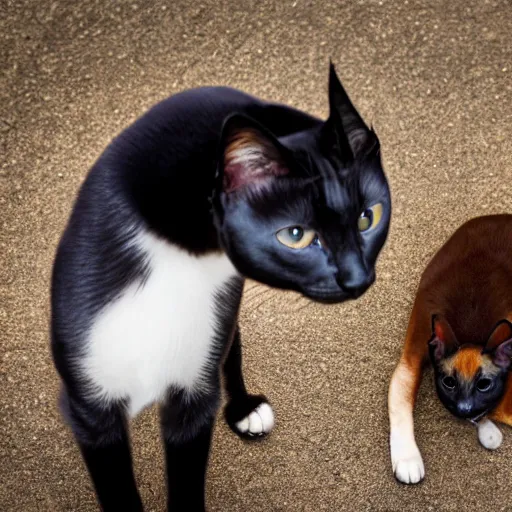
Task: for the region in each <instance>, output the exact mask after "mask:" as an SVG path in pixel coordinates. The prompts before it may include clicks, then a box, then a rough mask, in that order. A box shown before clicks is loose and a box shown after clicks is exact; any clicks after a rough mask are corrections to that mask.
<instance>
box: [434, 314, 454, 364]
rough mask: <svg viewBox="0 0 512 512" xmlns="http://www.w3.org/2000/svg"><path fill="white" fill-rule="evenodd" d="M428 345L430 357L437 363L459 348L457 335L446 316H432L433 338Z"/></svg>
mask: <svg viewBox="0 0 512 512" xmlns="http://www.w3.org/2000/svg"><path fill="white" fill-rule="evenodd" d="M428 345H429V352H430V357H431V359H432V360H433V361H435V362H436V363H439V361H441V360H442V359H444V358H446V357H448V356H449V355H450V354H453V353H454V352H456V351H457V349H458V348H459V342H458V341H457V338H456V337H455V333H454V332H453V329H452V328H451V326H450V324H449V323H448V321H447V320H446V318H445V317H444V316H442V315H439V314H436V315H433V316H432V337H431V339H430V341H429V343H428Z"/></svg>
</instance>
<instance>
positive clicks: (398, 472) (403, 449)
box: [389, 431, 425, 484]
mask: <svg viewBox="0 0 512 512" xmlns="http://www.w3.org/2000/svg"><path fill="white" fill-rule="evenodd" d="M389 444H390V449H391V464H392V466H393V472H394V473H395V476H396V478H397V480H399V481H400V482H402V483H404V484H417V483H418V482H420V481H421V480H423V478H424V477H425V466H424V465H423V459H422V458H421V453H420V451H419V449H418V446H417V445H416V442H415V441H414V437H412V438H411V437H410V436H408V435H404V433H402V432H400V431H398V432H396V431H395V432H392V433H391V436H390V440H389Z"/></svg>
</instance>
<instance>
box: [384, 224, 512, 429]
mask: <svg viewBox="0 0 512 512" xmlns="http://www.w3.org/2000/svg"><path fill="white" fill-rule="evenodd" d="M511 290H512V215H493V216H486V217H479V218H476V219H473V220H471V221H469V222H467V223H466V224H464V225H463V226H461V227H460V228H459V229H458V230H457V231H456V232H455V233H454V235H453V236H452V237H451V238H450V239H449V240H448V241H447V242H446V244H445V245H444V246H443V247H442V248H441V249H440V250H439V252H438V253H437V254H436V255H435V256H434V258H433V259H432V260H431V262H430V263H429V265H428V266H427V268H426V269H425V272H424V273H423V275H422V277H421V281H420V284H419V287H418V291H417V295H416V300H415V303H414V306H413V310H412V313H411V317H410V320H409V327H408V329H407V335H406V338H405V343H404V347H403V352H402V355H401V358H400V362H399V364H398V366H397V370H396V371H395V374H394V375H393V378H392V381H391V385H390V393H389V410H390V421H391V423H392V424H393V421H394V419H393V417H394V415H395V416H396V415H400V414H401V411H400V407H404V405H403V404H404V402H403V401H404V400H405V407H406V409H407V410H408V411H409V412H408V414H409V416H408V421H410V422H411V423H412V409H413V408H414V403H415V401H416V395H417V390H418V387H419V384H420V381H421V375H422V368H423V365H424V364H425V363H428V359H429V358H428V341H429V339H430V337H431V334H432V333H431V318H432V315H433V314H436V313H437V314H441V315H443V316H444V317H445V318H446V319H447V321H448V322H449V324H450V325H451V326H452V327H453V330H454V333H455V335H456V336H457V339H458V340H459V342H460V344H461V345H467V344H469V345H473V347H465V348H464V349H461V350H459V352H458V353H457V354H455V356H454V358H453V361H452V363H453V366H454V367H456V368H457V369H458V371H460V372H461V373H463V374H464V375H466V376H467V378H470V377H471V375H474V373H475V371H476V370H477V369H478V367H479V366H480V364H481V363H482V356H481V354H480V351H481V349H482V346H481V344H482V342H485V341H487V338H488V336H489V333H490V331H491V329H492V328H493V326H494V325H496V323H497V322H498V321H500V320H502V319H504V318H508V319H509V320H512V293H511ZM404 368H406V369H407V372H408V373H409V374H410V378H409V379H408V381H407V385H406V386H401V387H400V388H401V389H400V394H401V397H400V400H399V399H398V397H397V384H396V383H394V382H393V379H395V378H397V376H398V375H401V374H403V372H404ZM399 402H400V403H399ZM490 417H491V418H494V419H496V420H497V421H501V422H504V423H507V424H509V425H512V375H509V377H508V382H507V388H506V392H505V395H504V398H503V400H502V401H501V403H500V405H499V406H498V407H497V408H496V409H495V411H493V413H492V414H491V415H490ZM411 428H412V425H411Z"/></svg>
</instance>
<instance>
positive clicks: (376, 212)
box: [357, 203, 382, 232]
mask: <svg viewBox="0 0 512 512" xmlns="http://www.w3.org/2000/svg"><path fill="white" fill-rule="evenodd" d="M381 219H382V203H377V204H374V205H373V206H371V207H370V208H366V210H365V211H364V212H363V213H361V215H360V216H359V219H358V221H357V227H358V228H359V231H362V232H364V231H369V230H370V229H372V228H375V227H377V226H378V224H379V222H380V220H381Z"/></svg>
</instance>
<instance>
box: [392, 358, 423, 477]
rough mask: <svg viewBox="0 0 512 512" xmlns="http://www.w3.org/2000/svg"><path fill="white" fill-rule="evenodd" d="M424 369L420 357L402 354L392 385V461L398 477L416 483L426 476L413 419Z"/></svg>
mask: <svg viewBox="0 0 512 512" xmlns="http://www.w3.org/2000/svg"><path fill="white" fill-rule="evenodd" d="M421 371H422V365H421V359H419V358H408V359H407V358H404V356H402V359H401V360H400V362H399V363H398V366H397V367H396V369H395V372H394V373H393V377H392V378H391V383H390V386H389V395H388V407H389V424H390V438H389V444H390V451H391V464H392V467H393V472H394V474H395V477H396V478H397V480H399V481H400V482H403V483H405V484H416V483H418V482H420V481H421V480H423V477H424V476H425V467H424V465H423V459H422V457H421V453H420V451H419V449H418V446H417V444H416V440H415V438H414V420H413V410H414V403H415V401H416V394H417V390H418V387H419V382H420V379H421Z"/></svg>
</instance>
